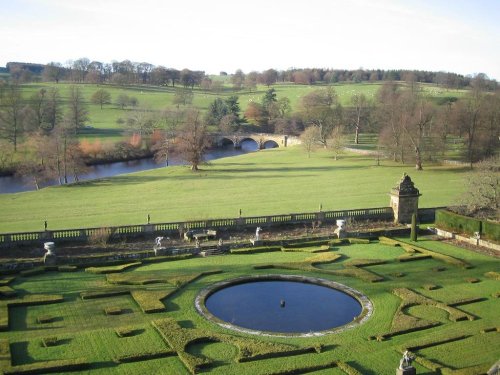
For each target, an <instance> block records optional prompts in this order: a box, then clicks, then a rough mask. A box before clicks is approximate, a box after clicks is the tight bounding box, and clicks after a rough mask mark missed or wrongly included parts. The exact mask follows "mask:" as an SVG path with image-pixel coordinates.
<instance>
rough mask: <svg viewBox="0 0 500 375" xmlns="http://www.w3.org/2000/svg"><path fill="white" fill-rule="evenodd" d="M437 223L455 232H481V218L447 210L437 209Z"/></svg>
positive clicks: (471, 233)
mask: <svg viewBox="0 0 500 375" xmlns="http://www.w3.org/2000/svg"><path fill="white" fill-rule="evenodd" d="M436 225H437V226H438V227H442V228H444V229H450V230H451V231H453V232H459V233H467V234H469V235H473V234H474V232H481V220H478V219H473V218H470V217H466V216H462V215H458V214H455V213H453V212H450V211H446V210H436Z"/></svg>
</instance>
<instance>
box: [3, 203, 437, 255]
mask: <svg viewBox="0 0 500 375" xmlns="http://www.w3.org/2000/svg"><path fill="white" fill-rule="evenodd" d="M435 210H436V209H435V208H424V209H419V216H422V217H424V216H425V217H426V218H433V215H434V212H435ZM393 218H394V213H393V210H392V208H390V207H377V208H367V209H354V210H340V211H320V212H306V213H292V214H280V215H268V216H252V217H239V218H221V219H208V220H197V221H186V222H173V223H153V224H139V225H125V226H114V227H98V228H82V229H63V230H46V231H40V232H25V233H2V234H0V247H1V246H4V247H5V246H12V245H16V244H40V243H41V242H45V241H52V240H56V241H58V242H71V241H75V242H76V241H88V240H89V239H90V238H91V237H92V236H99V235H100V234H102V232H103V230H105V231H107V233H109V235H110V236H111V237H112V238H113V239H125V238H132V237H140V236H151V235H153V236H154V235H172V234H175V233H177V234H179V232H181V231H182V232H185V231H187V230H192V229H215V230H216V229H222V228H226V229H243V228H248V227H255V226H263V227H270V226H276V225H286V224H312V223H317V222H318V221H320V222H322V223H329V222H335V220H337V219H344V220H348V219H353V220H392V219H393ZM428 221H429V220H428ZM430 221H432V220H430Z"/></svg>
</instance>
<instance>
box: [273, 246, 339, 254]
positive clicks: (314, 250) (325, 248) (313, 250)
mask: <svg viewBox="0 0 500 375" xmlns="http://www.w3.org/2000/svg"><path fill="white" fill-rule="evenodd" d="M329 250H330V245H321V246H308V247H285V246H283V247H282V248H281V251H283V252H303V253H323V252H326V251H329Z"/></svg>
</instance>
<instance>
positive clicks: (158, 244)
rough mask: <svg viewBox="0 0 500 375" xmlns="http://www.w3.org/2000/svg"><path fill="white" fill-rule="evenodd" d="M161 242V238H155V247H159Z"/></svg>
mask: <svg viewBox="0 0 500 375" xmlns="http://www.w3.org/2000/svg"><path fill="white" fill-rule="evenodd" d="M161 240H163V237H156V240H155V247H161Z"/></svg>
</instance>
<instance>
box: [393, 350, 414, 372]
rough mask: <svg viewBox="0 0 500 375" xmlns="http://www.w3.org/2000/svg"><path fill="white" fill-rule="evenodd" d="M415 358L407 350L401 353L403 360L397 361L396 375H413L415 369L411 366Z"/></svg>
mask: <svg viewBox="0 0 500 375" xmlns="http://www.w3.org/2000/svg"><path fill="white" fill-rule="evenodd" d="M414 359H415V356H414V355H412V354H411V353H410V352H409V351H408V350H405V352H404V353H403V358H401V360H400V361H399V367H398V369H397V370H396V375H415V374H416V373H417V371H416V370H415V367H413V366H412V365H411V363H412V362H413V360H414Z"/></svg>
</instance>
